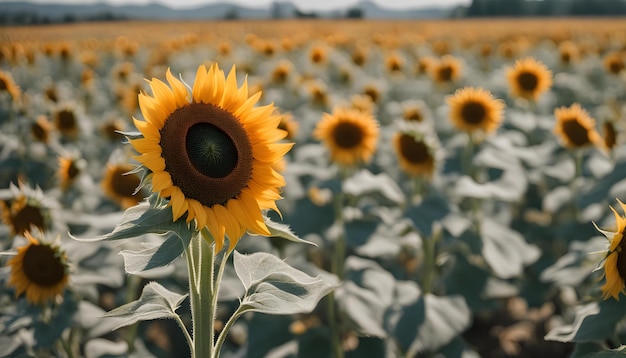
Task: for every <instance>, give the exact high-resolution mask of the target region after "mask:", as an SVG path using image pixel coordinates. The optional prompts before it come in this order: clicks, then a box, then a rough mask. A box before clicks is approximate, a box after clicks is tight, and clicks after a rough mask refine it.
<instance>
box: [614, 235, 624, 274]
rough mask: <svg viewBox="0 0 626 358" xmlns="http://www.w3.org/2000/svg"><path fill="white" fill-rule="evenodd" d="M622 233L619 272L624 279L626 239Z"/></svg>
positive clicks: (618, 251) (619, 246)
mask: <svg viewBox="0 0 626 358" xmlns="http://www.w3.org/2000/svg"><path fill="white" fill-rule="evenodd" d="M623 236H624V235H623V233H622V240H621V241H620V243H619V245H618V246H617V250H616V251H617V272H619V277H621V278H622V280H626V241H625V240H624V237H623Z"/></svg>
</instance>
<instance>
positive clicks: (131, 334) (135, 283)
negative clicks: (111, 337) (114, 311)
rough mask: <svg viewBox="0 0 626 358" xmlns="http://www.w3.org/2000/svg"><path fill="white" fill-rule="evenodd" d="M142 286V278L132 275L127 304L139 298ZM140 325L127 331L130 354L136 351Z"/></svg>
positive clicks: (127, 291)
mask: <svg viewBox="0 0 626 358" xmlns="http://www.w3.org/2000/svg"><path fill="white" fill-rule="evenodd" d="M140 284H141V277H139V276H134V275H131V276H130V277H129V278H128V286H127V288H126V302H132V301H134V300H136V299H137V298H139V292H138V290H139V285H140ZM138 327H139V323H135V324H133V325H130V326H128V329H127V331H126V344H127V345H128V353H132V352H133V351H134V350H135V339H136V338H137V331H138Z"/></svg>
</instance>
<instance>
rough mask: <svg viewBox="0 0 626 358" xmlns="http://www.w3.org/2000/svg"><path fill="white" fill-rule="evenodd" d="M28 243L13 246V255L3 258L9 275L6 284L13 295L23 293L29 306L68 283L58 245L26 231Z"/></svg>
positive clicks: (46, 300) (60, 291) (62, 255)
mask: <svg viewBox="0 0 626 358" xmlns="http://www.w3.org/2000/svg"><path fill="white" fill-rule="evenodd" d="M24 236H25V237H26V238H27V239H28V241H29V242H28V244H26V245H24V246H22V247H18V248H17V255H15V256H13V257H12V258H11V259H9V260H8V261H7V266H9V267H10V268H11V275H10V276H9V280H8V281H7V285H8V286H10V287H13V288H15V295H16V296H20V295H22V294H25V295H26V300H27V301H28V302H29V303H31V304H33V305H41V304H45V303H46V302H48V301H49V300H52V299H54V298H55V297H57V296H58V295H61V294H62V293H63V290H65V287H67V285H68V283H69V273H68V264H67V259H66V257H65V253H64V252H63V251H61V250H60V248H59V247H58V246H55V245H52V244H48V243H40V242H39V241H38V240H37V239H35V238H34V237H33V236H32V235H31V234H30V233H29V232H26V233H24Z"/></svg>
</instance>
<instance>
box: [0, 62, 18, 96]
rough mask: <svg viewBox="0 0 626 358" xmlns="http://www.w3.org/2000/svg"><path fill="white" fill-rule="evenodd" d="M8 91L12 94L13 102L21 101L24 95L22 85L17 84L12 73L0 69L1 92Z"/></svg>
mask: <svg viewBox="0 0 626 358" xmlns="http://www.w3.org/2000/svg"><path fill="white" fill-rule="evenodd" d="M2 92H6V93H8V94H9V96H11V98H12V99H13V102H17V101H19V99H20V98H21V96H22V91H21V90H20V87H19V86H18V85H17V84H15V81H14V80H13V77H12V76H11V74H10V73H8V72H4V71H1V70H0V93H2Z"/></svg>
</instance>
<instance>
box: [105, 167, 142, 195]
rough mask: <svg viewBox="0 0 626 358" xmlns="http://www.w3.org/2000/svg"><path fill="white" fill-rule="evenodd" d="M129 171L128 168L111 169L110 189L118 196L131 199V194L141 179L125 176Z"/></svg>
mask: <svg viewBox="0 0 626 358" xmlns="http://www.w3.org/2000/svg"><path fill="white" fill-rule="evenodd" d="M129 169H130V168H128V167H118V168H115V169H113V173H112V175H111V189H113V191H114V192H115V193H116V194H117V195H119V196H123V197H126V198H133V197H134V195H133V193H134V192H135V190H136V189H137V187H138V186H139V184H140V183H141V179H140V178H139V177H138V176H137V175H136V174H126V173H127V172H128V170H129Z"/></svg>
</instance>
